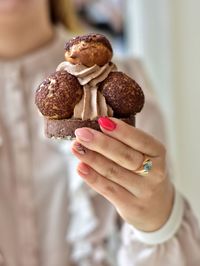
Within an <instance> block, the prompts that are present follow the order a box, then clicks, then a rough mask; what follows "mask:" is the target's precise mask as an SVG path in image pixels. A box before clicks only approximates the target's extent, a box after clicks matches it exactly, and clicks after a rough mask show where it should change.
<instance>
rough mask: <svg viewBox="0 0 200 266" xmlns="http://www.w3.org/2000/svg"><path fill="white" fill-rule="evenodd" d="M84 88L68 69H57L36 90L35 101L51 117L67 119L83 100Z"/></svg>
mask: <svg viewBox="0 0 200 266" xmlns="http://www.w3.org/2000/svg"><path fill="white" fill-rule="evenodd" d="M82 95H83V88H82V86H81V85H80V84H79V82H78V80H77V78H76V77H74V76H73V75H71V74H69V73H68V72H67V71H57V72H55V73H52V74H51V75H50V76H49V77H48V78H46V79H45V80H44V81H43V82H42V83H41V84H40V85H39V88H38V89H37V91H36V95H35V103H36V105H37V107H38V109H39V110H40V112H41V113H42V114H43V115H44V116H45V117H48V118H49V119H65V118H70V117H71V116H72V115H73V112H74V107H75V105H76V104H77V103H78V102H79V101H80V100H81V98H82Z"/></svg>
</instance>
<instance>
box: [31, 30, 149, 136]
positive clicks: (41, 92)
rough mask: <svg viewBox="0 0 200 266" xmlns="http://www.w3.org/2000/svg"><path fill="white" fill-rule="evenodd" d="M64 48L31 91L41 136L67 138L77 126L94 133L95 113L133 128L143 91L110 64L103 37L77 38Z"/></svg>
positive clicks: (86, 36)
mask: <svg viewBox="0 0 200 266" xmlns="http://www.w3.org/2000/svg"><path fill="white" fill-rule="evenodd" d="M65 50H66V53H65V58H66V61H64V62H62V63H61V64H60V65H59V66H58V67H57V70H56V72H55V73H53V74H51V75H50V76H49V77H48V78H47V79H45V81H43V82H42V83H41V84H40V86H39V88H38V89H37V91H36V96H35V103H36V105H37V107H38V108H39V110H40V112H41V113H42V114H43V116H44V117H45V133H46V136H47V137H49V138H52V137H54V138H62V139H72V138H74V137H75V134H74V131H75V130H76V129H77V128H80V127H90V128H93V129H96V130H99V131H100V130H101V129H100V127H99V125H98V121H97V120H98V117H100V116H110V117H112V116H114V117H116V118H119V119H121V120H123V121H124V122H126V123H128V124H130V125H133V126H134V125H135V114H136V113H137V112H140V111H141V109H142V107H143V104H144V94H143V92H142V89H141V88H140V86H139V85H138V84H137V83H136V82H135V81H134V80H132V79H131V78H130V77H128V76H127V75H125V74H124V73H122V72H118V71H117V67H116V65H115V64H113V63H112V62H111V59H112V47H111V45H110V43H109V41H108V40H107V39H106V38H105V37H104V36H103V35H100V34H89V35H85V36H79V37H76V38H73V39H72V40H70V41H69V42H68V43H66V45H65Z"/></svg>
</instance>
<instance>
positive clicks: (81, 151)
mask: <svg viewBox="0 0 200 266" xmlns="http://www.w3.org/2000/svg"><path fill="white" fill-rule="evenodd" d="M73 149H74V150H75V151H77V152H78V153H79V154H81V155H84V154H85V153H86V149H85V147H83V145H81V144H80V143H78V142H75V143H74V145H73Z"/></svg>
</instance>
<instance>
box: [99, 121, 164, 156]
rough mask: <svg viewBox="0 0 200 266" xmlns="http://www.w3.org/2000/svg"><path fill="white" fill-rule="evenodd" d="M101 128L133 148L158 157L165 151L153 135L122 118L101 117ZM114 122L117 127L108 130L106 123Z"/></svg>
mask: <svg viewBox="0 0 200 266" xmlns="http://www.w3.org/2000/svg"><path fill="white" fill-rule="evenodd" d="M98 122H99V125H100V127H101V130H102V131H103V132H104V133H105V134H106V135H109V136H110V137H112V138H115V139H117V140H119V141H121V142H123V143H124V144H126V145H128V146H130V147H131V148H133V149H135V150H137V151H139V152H141V153H144V154H146V155H149V156H152V157H157V156H160V155H162V154H163V153H165V148H164V146H163V145H162V144H161V142H159V141H158V140H156V139H155V138H154V137H153V136H150V135H149V134H147V133H145V132H144V131H142V130H140V129H138V128H135V127H133V126H131V125H128V124H127V123H125V122H123V121H121V120H120V119H116V118H113V117H112V118H111V117H109V118H108V117H100V118H99V119H98ZM109 122H110V123H114V124H115V129H114V130H112V131H111V130H108V127H107V126H106V123H109Z"/></svg>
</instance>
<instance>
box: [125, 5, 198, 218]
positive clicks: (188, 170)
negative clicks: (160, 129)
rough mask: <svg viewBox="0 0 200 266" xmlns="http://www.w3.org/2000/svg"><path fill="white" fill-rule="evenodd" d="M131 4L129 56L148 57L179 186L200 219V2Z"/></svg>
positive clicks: (149, 68)
mask: <svg viewBox="0 0 200 266" xmlns="http://www.w3.org/2000/svg"><path fill="white" fill-rule="evenodd" d="M127 1H128V13H129V14H132V16H129V17H128V20H129V23H128V24H127V25H128V29H127V33H128V36H129V38H128V40H129V46H128V47H129V52H130V53H132V54H135V55H138V56H140V57H142V58H143V59H144V62H145V65H146V68H147V70H148V72H149V75H150V77H151V79H152V81H153V83H154V85H155V89H156V91H157V94H158V97H159V98H160V100H161V104H162V106H163V109H164V112H165V114H166V118H167V122H168V125H169V132H168V133H169V137H170V149H171V153H172V157H173V160H174V162H175V164H176V169H175V175H176V178H175V181H176V184H177V186H178V187H179V188H180V189H181V190H182V191H183V192H184V193H185V195H187V196H188V198H189V199H190V201H191V202H192V204H193V206H194V208H195V210H196V213H197V214H198V216H199V219H200V204H199V202H200V192H199V187H200V170H199V168H200V152H199V149H200V143H199V136H200V118H199V117H200V28H199V27H200V26H199V25H200V13H199V10H200V1H199V0H151V1H149V0H127ZM131 10H132V12H131ZM135 40H136V42H135Z"/></svg>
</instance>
